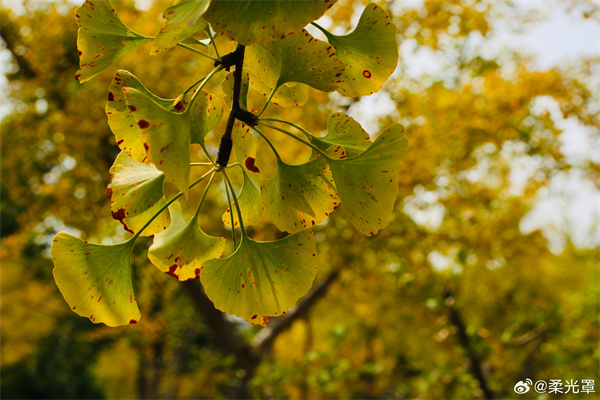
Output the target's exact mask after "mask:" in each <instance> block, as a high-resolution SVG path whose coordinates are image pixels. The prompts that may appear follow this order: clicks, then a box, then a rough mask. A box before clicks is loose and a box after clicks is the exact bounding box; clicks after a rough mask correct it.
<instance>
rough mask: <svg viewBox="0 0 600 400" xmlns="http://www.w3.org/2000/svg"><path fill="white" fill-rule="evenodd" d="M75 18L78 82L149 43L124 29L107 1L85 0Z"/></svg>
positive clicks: (142, 37) (90, 77)
mask: <svg viewBox="0 0 600 400" xmlns="http://www.w3.org/2000/svg"><path fill="white" fill-rule="evenodd" d="M75 16H76V18H77V25H78V26H79V33H78V35H77V48H78V49H79V70H78V71H77V75H75V77H76V78H77V80H79V82H85V81H88V80H90V79H92V78H93V77H95V76H96V75H98V74H99V73H101V72H102V71H103V70H104V69H106V68H108V67H109V66H110V65H111V64H113V63H115V62H117V61H118V60H120V59H121V57H123V56H124V55H126V54H127V53H129V52H131V51H133V50H135V49H137V48H138V47H140V46H141V45H143V44H144V43H147V42H150V41H152V38H148V37H145V36H142V35H140V34H138V33H136V32H134V31H132V30H131V29H129V28H128V27H126V26H125V25H124V24H123V22H121V20H120V19H119V17H118V16H117V13H116V12H115V10H114V9H113V8H112V5H111V4H110V2H109V1H108V0H86V2H85V3H83V5H82V6H81V7H79V8H78V9H77V10H76V12H75Z"/></svg>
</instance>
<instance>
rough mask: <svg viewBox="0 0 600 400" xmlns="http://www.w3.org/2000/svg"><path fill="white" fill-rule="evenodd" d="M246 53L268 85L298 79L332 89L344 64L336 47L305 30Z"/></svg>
mask: <svg viewBox="0 0 600 400" xmlns="http://www.w3.org/2000/svg"><path fill="white" fill-rule="evenodd" d="M295 4H297V3H295ZM246 54H247V57H248V65H249V68H250V71H251V72H252V73H253V74H254V75H255V76H256V77H257V78H259V79H260V80H261V81H262V82H263V83H264V84H265V85H266V86H268V87H269V88H279V87H280V86H281V85H283V84H284V83H288V82H298V83H304V84H306V85H309V86H312V87H314V88H315V89H318V90H322V91H325V92H331V91H334V90H336V89H337V88H338V87H339V85H340V82H341V81H342V78H341V76H342V73H343V72H344V64H343V63H342V62H341V61H340V60H339V59H338V58H337V57H335V53H334V49H333V47H331V46H330V45H328V44H327V43H325V42H322V41H320V40H317V39H315V38H314V37H312V36H311V34H310V33H308V32H307V31H306V30H304V29H303V30H302V31H300V32H296V33H293V34H291V35H289V36H287V37H286V38H285V39H283V40H277V41H272V42H267V43H261V44H256V45H253V46H250V47H248V48H247V49H246Z"/></svg>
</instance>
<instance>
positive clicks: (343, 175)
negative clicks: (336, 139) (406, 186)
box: [329, 124, 408, 236]
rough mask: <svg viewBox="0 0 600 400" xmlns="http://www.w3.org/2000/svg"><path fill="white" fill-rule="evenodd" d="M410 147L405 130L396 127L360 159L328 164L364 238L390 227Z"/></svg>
mask: <svg viewBox="0 0 600 400" xmlns="http://www.w3.org/2000/svg"><path fill="white" fill-rule="evenodd" d="M407 144H408V142H407V140H406V137H405V136H404V128H403V127H402V126H401V125H397V124H395V125H391V126H390V127H388V128H387V129H386V130H385V131H383V132H382V133H381V135H379V137H378V138H377V139H376V140H375V142H374V143H373V144H372V145H371V146H370V147H369V148H368V149H367V150H366V151H365V152H364V153H362V154H361V155H359V156H357V157H354V158H349V159H344V160H332V159H330V160H329V165H330V166H331V172H332V173H333V179H334V180H335V185H336V187H337V189H338V193H339V195H340V199H341V204H342V206H343V208H344V211H345V213H346V215H347V217H348V219H349V220H350V221H351V222H352V224H353V225H354V227H355V228H356V229H357V230H358V231H359V232H360V233H362V234H363V235H366V236H372V235H374V234H375V233H377V231H378V230H380V229H383V228H385V227H386V226H387V224H388V223H389V219H390V214H391V213H392V209H393V207H394V202H395V200H396V197H397V196H398V184H397V179H398V171H399V170H400V166H401V160H402V157H403V156H404V152H405V151H406V147H407Z"/></svg>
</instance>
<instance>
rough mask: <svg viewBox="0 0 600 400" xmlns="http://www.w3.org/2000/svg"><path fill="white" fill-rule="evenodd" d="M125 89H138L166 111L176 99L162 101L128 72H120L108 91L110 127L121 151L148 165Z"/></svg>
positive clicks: (107, 108)
mask: <svg viewBox="0 0 600 400" xmlns="http://www.w3.org/2000/svg"><path fill="white" fill-rule="evenodd" d="M125 87H131V88H134V89H137V90H138V91H139V92H141V93H144V94H145V95H146V96H148V97H150V98H151V99H152V100H154V102H155V103H156V104H158V105H160V106H161V107H162V108H164V109H166V110H169V109H172V107H173V102H174V101H175V99H170V100H169V99H161V98H160V97H157V96H155V95H154V94H153V93H151V92H150V91H149V90H148V89H146V87H145V86H144V85H143V84H142V82H140V81H139V79H137V78H136V77H135V76H134V75H133V74H132V73H130V72H128V71H125V70H119V71H117V72H116V73H115V76H114V77H113V81H112V84H111V85H110V88H109V90H108V102H107V103H106V115H107V116H108V125H110V129H111V130H112V131H113V133H114V135H115V140H116V141H117V145H118V146H119V147H120V148H121V150H128V151H130V152H131V154H132V155H133V158H134V159H135V160H137V161H139V162H145V163H147V162H149V160H148V157H147V154H146V149H145V148H144V143H143V141H142V135H141V133H140V127H139V126H138V125H137V124H136V122H135V119H134V118H133V115H132V111H131V109H130V108H129V107H127V102H126V101H125V96H124V95H123V93H122V90H123V88H125Z"/></svg>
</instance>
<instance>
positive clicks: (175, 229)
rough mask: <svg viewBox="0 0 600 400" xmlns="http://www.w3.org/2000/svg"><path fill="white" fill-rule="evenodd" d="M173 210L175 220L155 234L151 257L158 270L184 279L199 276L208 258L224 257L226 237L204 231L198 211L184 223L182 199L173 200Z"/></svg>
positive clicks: (149, 256) (171, 207) (171, 208)
mask: <svg viewBox="0 0 600 400" xmlns="http://www.w3.org/2000/svg"><path fill="white" fill-rule="evenodd" d="M169 210H170V212H171V214H173V223H172V224H171V226H169V228H168V229H167V230H166V231H164V232H162V233H159V234H158V235H156V236H154V243H152V246H150V250H149V251H148V258H149V259H150V261H151V262H152V264H154V265H155V266H156V267H157V268H158V269H160V270H161V271H163V272H165V273H167V274H169V275H171V276H173V277H175V278H177V279H178V280H180V281H186V280H188V279H194V278H197V277H198V276H200V270H201V269H202V263H203V262H204V261H205V260H211V259H216V258H219V257H221V255H222V254H223V251H224V250H225V239H224V238H217V237H212V236H209V235H207V234H206V233H204V232H203V231H202V229H200V226H199V225H198V214H196V215H195V216H194V217H193V218H192V219H191V220H189V221H187V222H184V220H183V216H182V214H181V205H180V204H179V202H175V203H173V204H172V205H171V206H170V207H169Z"/></svg>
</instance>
